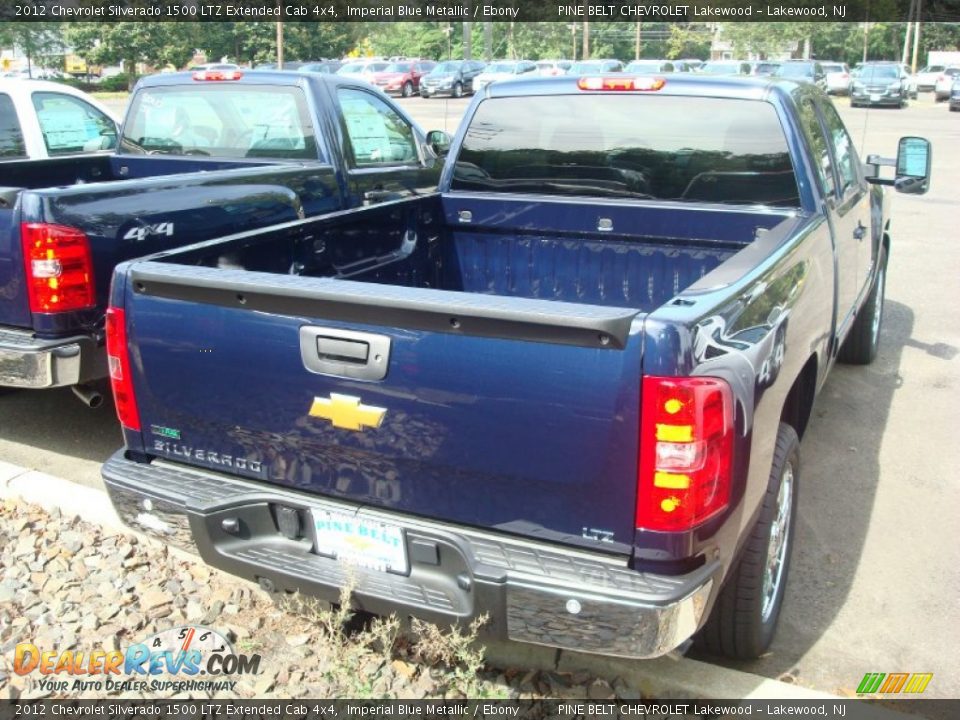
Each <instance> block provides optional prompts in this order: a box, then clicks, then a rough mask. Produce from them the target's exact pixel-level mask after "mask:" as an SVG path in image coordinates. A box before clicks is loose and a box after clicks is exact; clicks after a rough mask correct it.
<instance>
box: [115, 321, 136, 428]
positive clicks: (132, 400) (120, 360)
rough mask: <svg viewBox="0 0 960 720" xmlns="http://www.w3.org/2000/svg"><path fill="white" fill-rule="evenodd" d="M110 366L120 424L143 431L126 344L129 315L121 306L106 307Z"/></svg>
mask: <svg viewBox="0 0 960 720" xmlns="http://www.w3.org/2000/svg"><path fill="white" fill-rule="evenodd" d="M107 366H108V367H109V368H110V385H111V387H112V388H113V400H114V403H116V406H117V417H118V418H120V424H121V425H123V426H124V427H125V428H129V429H130V430H136V431H137V432H139V431H140V411H139V410H137V398H136V395H135V394H134V392H133V374H132V373H131V372H130V351H129V350H128V348H127V319H126V316H125V314H124V312H123V309H122V308H116V307H111V308H107Z"/></svg>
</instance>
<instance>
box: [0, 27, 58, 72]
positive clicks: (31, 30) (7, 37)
mask: <svg viewBox="0 0 960 720" xmlns="http://www.w3.org/2000/svg"><path fill="white" fill-rule="evenodd" d="M3 45H8V46H12V47H16V48H17V49H19V50H20V52H22V53H23V54H24V55H25V56H26V57H27V69H28V70H30V71H31V73H32V70H33V67H34V65H35V64H36V63H40V64H41V65H53V64H56V65H57V66H58V67H59V68H60V69H61V70H62V69H63V54H64V44H63V26H62V25H61V24H60V23H53V22H35V23H31V22H5V23H0V46H3Z"/></svg>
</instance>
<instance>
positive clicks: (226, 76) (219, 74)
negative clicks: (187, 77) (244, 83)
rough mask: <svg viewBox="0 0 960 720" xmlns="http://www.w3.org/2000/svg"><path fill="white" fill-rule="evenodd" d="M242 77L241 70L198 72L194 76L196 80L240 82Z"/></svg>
mask: <svg viewBox="0 0 960 720" xmlns="http://www.w3.org/2000/svg"><path fill="white" fill-rule="evenodd" d="M242 77H243V73H242V72H240V71H239V70H198V71H197V72H195V73H194V74H193V79H194V80H239V79H240V78H242Z"/></svg>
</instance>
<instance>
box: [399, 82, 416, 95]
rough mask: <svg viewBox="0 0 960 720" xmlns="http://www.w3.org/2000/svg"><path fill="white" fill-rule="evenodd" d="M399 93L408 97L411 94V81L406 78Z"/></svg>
mask: <svg viewBox="0 0 960 720" xmlns="http://www.w3.org/2000/svg"><path fill="white" fill-rule="evenodd" d="M400 94H401V95H402V96H403V97H405V98H408V97H410V96H411V95H413V83H412V82H410V81H409V80H407V81H406V82H405V83H404V84H403V88H402V89H401V90H400Z"/></svg>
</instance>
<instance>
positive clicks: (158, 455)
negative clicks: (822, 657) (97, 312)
mask: <svg viewBox="0 0 960 720" xmlns="http://www.w3.org/2000/svg"><path fill="white" fill-rule="evenodd" d="M890 165H895V166H896V170H895V175H896V177H895V178H885V177H882V172H881V171H882V168H883V167H885V166H890ZM929 175H930V145H929V143H928V142H927V141H926V140H923V139H922V138H904V139H902V140H901V142H900V148H899V153H898V155H897V157H896V159H886V158H881V157H870V158H868V162H867V163H863V162H861V160H860V159H859V157H858V155H857V152H856V150H855V148H854V145H853V143H852V142H851V139H850V136H849V134H848V133H847V131H846V129H845V128H844V126H843V123H842V122H841V120H840V118H839V116H838V115H837V113H836V110H835V109H834V107H833V105H832V104H831V102H830V100H829V99H828V98H827V96H826V95H825V94H824V93H823V92H822V91H820V90H818V89H817V88H815V87H813V86H811V85H808V84H795V83H791V82H786V81H769V80H761V79H739V78H703V77H695V76H691V77H682V76H670V77H669V78H668V79H665V78H662V77H652V76H649V77H648V76H633V75H630V74H620V75H615V76H614V75H610V76H602V75H601V76H596V77H579V78H578V77H561V78H544V79H531V80H517V81H513V82H505V83H495V84H493V85H491V86H489V87H488V88H485V89H484V91H483V92H482V93H480V94H478V96H477V97H475V98H474V100H473V102H472V104H471V106H470V107H469V109H468V110H467V112H466V115H465V117H464V120H463V123H462V124H461V127H460V129H459V131H458V133H457V136H456V137H455V139H454V140H453V142H452V144H451V145H450V147H449V150H448V157H447V160H446V163H445V166H444V170H443V174H442V177H441V179H440V183H439V188H438V190H437V192H434V193H431V194H427V195H423V196H419V197H413V198H405V199H397V200H394V201H389V202H385V203H382V204H379V205H377V206H373V207H365V208H358V209H351V210H345V211H342V212H336V213H332V214H327V215H324V216H322V217H317V218H313V219H304V220H295V221H292V222H287V223H283V224H280V225H276V226H273V227H269V228H264V229H258V230H252V231H249V232H241V233H236V234H233V235H230V236H227V237H221V238H216V239H212V240H208V241H205V242H202V243H197V244H194V245H192V246H189V247H185V248H180V249H176V250H170V251H165V252H161V253H158V254H156V255H153V256H151V257H147V258H143V259H140V260H136V261H131V262H126V263H123V264H121V265H120V266H118V268H117V270H116V272H115V275H114V281H113V285H112V290H111V298H110V308H109V311H108V316H107V345H108V348H107V349H108V355H109V360H110V366H111V375H112V385H113V390H114V396H115V400H116V404H117V411H118V416H119V419H120V423H121V425H122V428H123V435H124V440H125V448H124V449H122V450H121V451H119V452H117V453H116V454H115V455H114V456H113V457H112V458H111V459H110V460H109V461H108V462H107V463H105V465H104V467H103V477H104V481H105V484H106V487H107V489H108V491H109V493H110V496H111V499H112V501H113V503H114V506H115V507H116V509H117V511H118V513H119V514H120V516H121V517H122V518H123V519H124V520H125V521H126V522H127V523H129V524H130V525H131V526H133V527H135V528H138V529H140V530H143V531H145V532H147V533H150V534H153V535H155V536H157V537H160V538H162V539H163V540H164V541H165V542H170V543H174V544H180V545H183V546H186V547H190V548H192V549H195V550H196V551H197V552H199V554H200V555H201V557H202V558H203V559H204V560H205V561H206V562H207V563H209V564H210V565H212V566H215V567H218V568H221V569H223V570H225V571H228V572H231V573H234V574H236V575H239V576H242V577H244V578H247V579H249V580H251V581H255V582H258V583H259V584H260V585H261V586H262V587H263V588H265V589H267V590H271V591H286V592H302V593H305V594H310V595H315V596H319V597H321V598H324V599H326V600H329V601H332V602H336V601H337V599H338V595H339V591H340V588H341V587H343V586H344V585H345V584H347V583H350V584H351V585H352V588H353V591H352V592H353V594H352V601H353V602H354V603H355V605H356V606H357V607H358V608H360V609H362V610H365V611H369V612H372V613H376V614H389V613H397V614H398V615H400V616H401V617H408V616H417V617H420V618H422V619H425V620H428V621H432V622H436V623H440V624H444V625H446V624H450V623H455V622H462V621H468V620H471V619H474V618H477V617H480V616H482V615H485V616H486V617H487V622H486V625H485V632H487V633H489V634H491V635H493V636H496V637H502V638H509V639H512V640H517V641H524V642H530V643H538V644H543V645H548V646H553V647H557V648H569V649H574V650H578V651H586V652H595V653H603V654H609V655H617V656H625V657H636V658H649V657H655V656H659V655H663V654H665V653H668V652H670V651H672V650H674V649H676V648H680V647H684V646H685V645H686V644H687V642H688V640H689V639H690V638H692V637H696V638H697V639H699V640H700V641H701V642H702V643H703V644H704V646H705V647H706V648H708V649H709V650H711V651H713V652H716V653H722V654H725V655H728V656H731V657H739V658H748V657H756V656H758V655H759V654H761V653H763V652H764V651H765V650H766V648H767V647H768V646H769V645H770V642H771V640H772V638H773V633H774V629H775V627H776V623H777V618H778V616H779V614H780V609H781V607H782V603H783V596H784V587H785V582H786V576H787V570H788V566H789V560H790V550H791V548H792V545H793V531H792V528H793V524H794V520H795V516H796V498H797V487H798V483H799V478H800V468H801V463H800V445H799V443H800V438H802V436H803V434H804V431H805V430H806V428H807V425H808V422H809V420H810V418H811V408H812V406H813V402H814V398H815V397H816V395H817V392H818V391H819V389H820V388H821V387H822V386H823V383H824V380H825V378H826V376H827V373H828V371H829V369H830V368H831V366H832V365H833V363H834V362H835V361H836V360H838V359H839V360H842V361H846V362H851V363H861V364H865V363H869V362H871V361H872V360H873V359H874V357H875V356H876V353H877V348H878V343H879V339H880V327H881V322H882V311H883V294H884V285H885V282H884V281H885V277H886V268H887V260H888V258H889V257H890V252H891V248H890V243H891V233H890V218H889V206H888V204H887V202H888V198H887V197H886V195H885V193H886V188H885V186H895V188H896V189H897V190H898V191H901V192H906V193H916V194H919V193H923V192H925V191H926V189H927V187H928V185H929Z"/></svg>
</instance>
